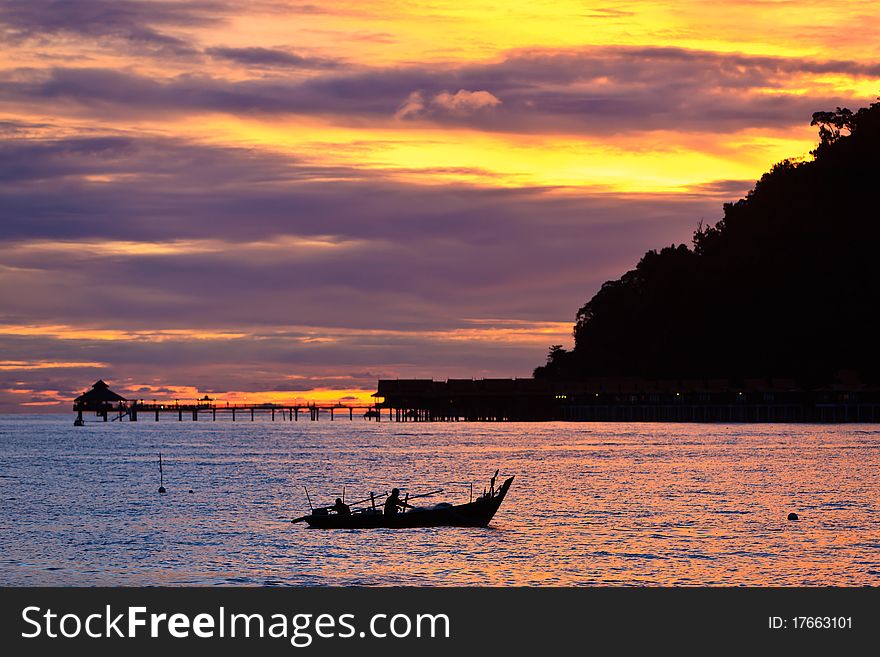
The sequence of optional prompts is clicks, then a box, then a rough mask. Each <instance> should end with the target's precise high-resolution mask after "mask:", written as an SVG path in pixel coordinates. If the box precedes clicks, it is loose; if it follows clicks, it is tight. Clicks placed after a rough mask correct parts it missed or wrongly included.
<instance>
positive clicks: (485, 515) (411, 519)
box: [304, 477, 513, 529]
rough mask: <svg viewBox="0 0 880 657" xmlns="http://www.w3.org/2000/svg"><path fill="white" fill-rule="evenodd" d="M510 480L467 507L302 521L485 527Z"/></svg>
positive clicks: (323, 525)
mask: <svg viewBox="0 0 880 657" xmlns="http://www.w3.org/2000/svg"><path fill="white" fill-rule="evenodd" d="M512 482H513V477H510V478H509V479H507V480H505V482H504V483H503V484H502V485H501V487H500V488H499V489H498V491H497V492H496V493H495V495H493V496H491V497H482V498H480V499H478V500H475V501H473V502H469V503H467V504H457V505H454V506H448V507H443V508H439V509H438V508H433V509H417V510H412V511H407V512H406V513H398V514H397V515H393V516H385V515H384V514H382V513H381V512H378V511H377V512H376V513H370V512H366V513H353V514H351V515H347V516H344V515H338V514H332V515H330V514H328V515H314V514H313V515H310V516H306V517H305V518H304V520H305V522H307V523H308V524H309V526H310V527H314V528H315V529H382V528H385V529H408V528H415V527H486V526H487V525H488V524H489V522H491V520H492V518H493V517H494V516H495V513H496V512H497V511H498V507H500V506H501V503H502V502H503V501H504V497H505V496H506V495H507V491H508V489H509V488H510V484H511V483H512Z"/></svg>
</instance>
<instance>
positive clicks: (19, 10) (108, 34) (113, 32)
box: [0, 0, 229, 55]
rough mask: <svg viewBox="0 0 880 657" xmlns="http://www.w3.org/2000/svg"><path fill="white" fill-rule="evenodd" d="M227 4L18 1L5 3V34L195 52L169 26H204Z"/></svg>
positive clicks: (198, 0) (1, 14)
mask: <svg viewBox="0 0 880 657" xmlns="http://www.w3.org/2000/svg"><path fill="white" fill-rule="evenodd" d="M228 9H229V6H228V3H227V2H218V1H212V0H184V1H182V2H151V1H149V0H87V1H83V2H79V1H73V0H12V1H9V2H4V3H2V4H0V33H2V34H3V37H4V38H5V39H6V40H8V41H10V42H13V43H16V42H21V41H24V40H39V41H44V40H47V39H49V38H51V37H55V36H58V35H70V36H75V37H79V38H84V39H89V40H95V41H99V42H101V41H105V40H113V41H116V40H122V41H125V42H127V43H128V44H130V45H132V46H134V47H137V48H141V49H146V50H148V51H152V52H158V53H163V54H177V55H180V54H191V53H193V52H195V50H194V48H193V47H192V45H191V44H190V43H189V41H188V40H186V39H184V38H181V37H180V36H176V35H174V34H171V33H169V32H167V31H166V30H167V29H171V30H176V29H189V28H194V27H202V26H204V25H209V24H212V23H215V22H217V21H218V20H220V18H221V17H222V15H224V14H225V13H226V11H227V10H228Z"/></svg>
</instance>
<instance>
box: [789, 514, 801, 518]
mask: <svg viewBox="0 0 880 657" xmlns="http://www.w3.org/2000/svg"><path fill="white" fill-rule="evenodd" d="M788 519H789V520H800V518H798V514H796V513H789V514H788Z"/></svg>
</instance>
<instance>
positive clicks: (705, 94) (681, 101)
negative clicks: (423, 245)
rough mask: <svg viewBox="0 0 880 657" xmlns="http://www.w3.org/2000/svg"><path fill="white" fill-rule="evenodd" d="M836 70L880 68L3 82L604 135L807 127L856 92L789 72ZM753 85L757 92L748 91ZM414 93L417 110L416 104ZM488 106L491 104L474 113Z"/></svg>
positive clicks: (144, 111) (246, 107)
mask: <svg viewBox="0 0 880 657" xmlns="http://www.w3.org/2000/svg"><path fill="white" fill-rule="evenodd" d="M236 50H237V51H238V52H236V54H235V55H234V56H236V57H239V58H241V59H243V60H247V59H248V58H251V59H253V60H260V59H264V60H267V61H268V60H272V59H275V60H278V61H280V60H281V59H284V55H287V56H289V57H291V58H293V60H292V61H291V62H290V63H291V64H293V63H294V62H295V61H297V56H296V55H293V54H291V53H284V54H279V53H278V52H277V51H264V50H263V49H236ZM829 73H839V74H846V75H856V76H864V77H880V66H878V65H865V64H859V63H855V62H848V61H813V60H805V59H800V58H799V59H793V58H781V57H757V56H746V55H738V54H723V53H711V52H704V51H694V50H683V49H678V48H604V49H590V50H579V51H575V52H571V51H566V52H553V53H548V52H544V51H538V52H517V53H513V54H511V55H510V56H508V57H507V58H506V59H504V60H503V61H501V62H498V63H494V64H480V65H467V66H460V67H435V68H423V67H403V68H388V69H372V70H363V71H347V72H328V73H326V74H323V75H317V76H312V77H309V78H307V79H302V78H301V77H300V76H293V77H291V76H285V75H273V76H263V77H259V78H253V79H248V80H240V81H231V80H225V79H220V78H216V77H209V76H202V75H192V74H188V75H182V76H178V77H174V78H170V79H163V80H160V79H153V78H148V77H145V76H141V75H137V74H133V73H128V72H122V71H116V70H108V69H68V68H56V69H50V70H47V71H30V72H28V71H17V72H13V73H11V74H9V75H8V76H7V79H6V81H5V84H4V86H5V89H6V95H7V98H10V99H16V98H17V99H18V101H19V102H24V101H27V102H38V101H41V100H42V101H49V102H51V103H53V104H56V105H57V103H58V101H64V102H67V103H70V104H72V105H73V106H74V107H79V109H80V111H88V112H93V113H97V114H99V115H106V116H111V117H112V116H114V115H118V114H119V113H120V112H125V114H126V116H132V115H137V116H156V115H162V114H163V113H180V112H203V111H212V112H213V111H220V112H228V113H233V114H250V113H256V114H316V115H328V116H330V115H332V116H335V117H337V118H338V119H339V120H343V121H344V120H353V121H354V120H357V121H360V120H363V119H364V118H370V117H372V118H380V119H386V120H387V119H390V118H391V117H393V116H395V115H396V116H397V117H398V119H399V120H401V121H406V120H412V119H416V120H428V121H432V122H437V123H444V124H450V125H465V126H470V127H476V128H480V129H485V130H502V131H513V132H546V131H550V132H553V131H572V132H580V133H587V134H607V133H609V132H620V131H641V130H655V129H669V130H679V131H713V132H718V131H732V130H739V129H743V128H748V127H768V126H776V127H778V126H786V125H792V124H801V123H803V122H804V121H805V117H806V118H808V117H809V116H810V115H811V113H812V112H813V111H815V110H817V109H820V108H822V107H829V106H834V105H836V104H842V103H847V102H850V101H853V100H854V99H851V98H841V97H838V96H833V97H818V96H808V95H801V94H790V93H787V92H785V91H784V90H783V87H784V86H785V85H786V84H787V83H788V81H789V80H790V79H791V77H792V76H796V75H800V74H804V75H817V74H829ZM775 89H778V90H779V92H778V93H774V90H775ZM756 90H759V91H760V93H752V92H754V91H756ZM413 101H416V110H417V111H408V110H407V108H408V107H410V106H412V103H413ZM419 103H420V104H421V108H419V107H418V104H419ZM408 104H409V105H408ZM484 108H488V109H490V110H491V111H477V110H481V109H484ZM402 110H404V111H402Z"/></svg>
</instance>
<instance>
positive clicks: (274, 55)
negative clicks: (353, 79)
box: [205, 46, 339, 69]
mask: <svg viewBox="0 0 880 657" xmlns="http://www.w3.org/2000/svg"><path fill="white" fill-rule="evenodd" d="M205 54H207V55H210V56H211V57H217V58H219V59H225V60H228V61H231V62H235V63H236V64H242V65H244V66H249V67H252V68H294V69H295V68H305V69H334V68H338V67H339V62H337V61H335V60H332V59H325V58H323V57H307V56H304V55H298V54H297V53H295V52H291V51H289V50H285V49H282V48H230V47H219V46H218V47H215V48H206V49H205Z"/></svg>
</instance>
